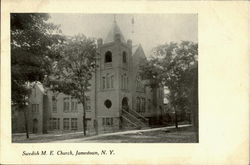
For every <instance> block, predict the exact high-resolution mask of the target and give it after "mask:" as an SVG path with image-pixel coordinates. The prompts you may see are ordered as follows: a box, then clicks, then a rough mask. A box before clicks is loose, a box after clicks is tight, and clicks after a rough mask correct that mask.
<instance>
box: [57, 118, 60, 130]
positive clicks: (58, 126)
mask: <svg viewBox="0 0 250 165" xmlns="http://www.w3.org/2000/svg"><path fill="white" fill-rule="evenodd" d="M57 129H58V130H59V129H60V118H57Z"/></svg>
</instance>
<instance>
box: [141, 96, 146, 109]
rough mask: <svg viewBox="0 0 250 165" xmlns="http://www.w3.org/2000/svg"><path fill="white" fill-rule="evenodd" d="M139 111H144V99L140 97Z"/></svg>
mask: <svg viewBox="0 0 250 165" xmlns="http://www.w3.org/2000/svg"><path fill="white" fill-rule="evenodd" d="M141 112H145V99H144V98H141Z"/></svg>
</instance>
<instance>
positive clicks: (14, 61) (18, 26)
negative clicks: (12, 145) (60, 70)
mask: <svg viewBox="0 0 250 165" xmlns="http://www.w3.org/2000/svg"><path fill="white" fill-rule="evenodd" d="M49 18H50V16H49V15H48V14H45V13H12V14H11V43H10V44H11V101H12V105H13V106H17V107H18V108H17V109H19V110H21V111H23V112H24V115H25V119H27V115H26V109H27V105H28V104H29V102H28V101H29V99H28V96H29V94H30V90H31V88H32V86H31V85H30V84H31V82H34V81H43V79H44V76H45V75H48V74H49V73H50V63H51V61H53V59H55V58H58V55H57V53H56V52H54V51H53V49H52V48H53V45H56V44H58V43H59V42H61V40H63V37H62V36H61V35H59V33H60V31H59V27H58V26H56V25H54V24H52V23H49V22H48V19H49ZM25 128H26V136H27V138H29V133H28V122H27V120H26V121H25Z"/></svg>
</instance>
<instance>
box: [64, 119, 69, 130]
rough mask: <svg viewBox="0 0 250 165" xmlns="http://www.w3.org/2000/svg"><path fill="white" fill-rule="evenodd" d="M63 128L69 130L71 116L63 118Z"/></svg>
mask: <svg viewBox="0 0 250 165" xmlns="http://www.w3.org/2000/svg"><path fill="white" fill-rule="evenodd" d="M63 129H64V130H69V118H64V119H63Z"/></svg>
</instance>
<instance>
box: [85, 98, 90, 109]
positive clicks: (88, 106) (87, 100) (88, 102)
mask: <svg viewBox="0 0 250 165" xmlns="http://www.w3.org/2000/svg"><path fill="white" fill-rule="evenodd" d="M90 110H91V102H90V97H89V96H87V97H86V111H90Z"/></svg>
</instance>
